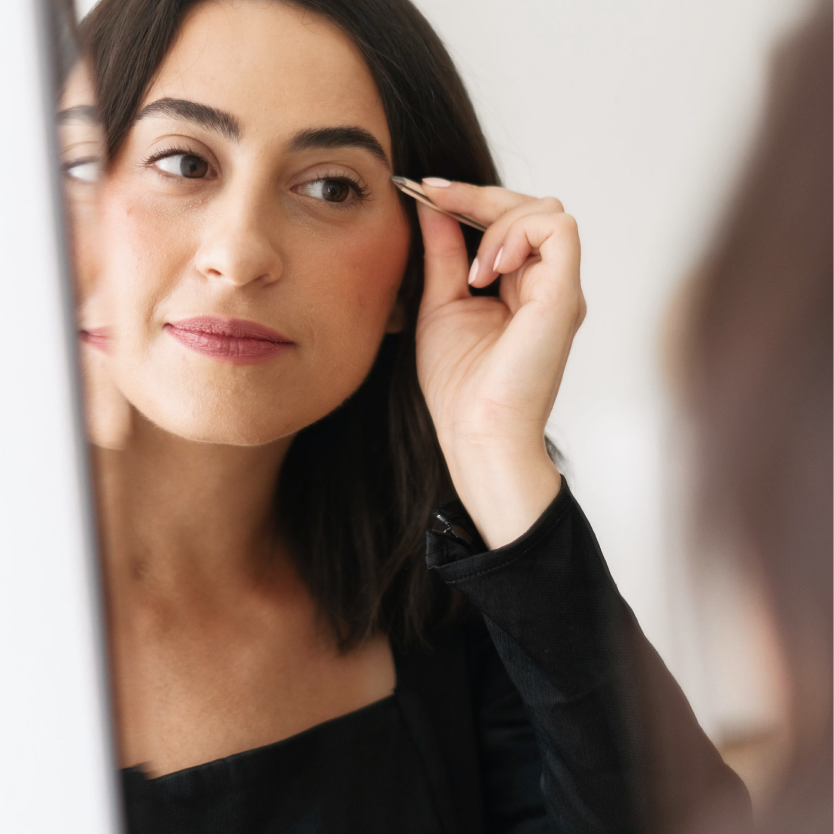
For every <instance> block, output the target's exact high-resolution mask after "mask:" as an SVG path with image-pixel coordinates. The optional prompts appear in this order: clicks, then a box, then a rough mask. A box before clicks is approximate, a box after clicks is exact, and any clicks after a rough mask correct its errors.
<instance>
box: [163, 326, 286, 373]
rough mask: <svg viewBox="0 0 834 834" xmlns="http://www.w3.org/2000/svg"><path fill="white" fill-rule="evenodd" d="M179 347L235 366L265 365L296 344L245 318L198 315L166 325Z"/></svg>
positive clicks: (274, 331)
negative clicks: (182, 346)
mask: <svg viewBox="0 0 834 834" xmlns="http://www.w3.org/2000/svg"><path fill="white" fill-rule="evenodd" d="M165 330H166V331H167V332H168V334H169V335H171V336H173V337H174V338H175V339H176V340H177V341H178V342H180V344H182V345H184V346H185V347H187V348H189V349H190V350H193V351H194V352H195V353H199V354H202V355H203V356H208V357H210V358H212V359H216V360H217V361H219V362H226V363H228V364H232V365H254V364H257V363H259V362H266V361H268V360H270V359H272V358H273V357H275V356H277V355H278V354H280V353H283V352H285V351H286V350H288V349H289V348H290V347H292V345H293V342H292V341H291V340H290V339H288V338H287V337H286V336H282V335H281V334H280V333H278V332H277V331H276V330H273V329H272V328H271V327H266V326H265V325H263V324H258V323H257V322H254V321H245V320H243V319H229V318H221V317H220V316H198V317H197V318H190V319H183V320H182V321H176V322H170V323H168V324H166V325H165Z"/></svg>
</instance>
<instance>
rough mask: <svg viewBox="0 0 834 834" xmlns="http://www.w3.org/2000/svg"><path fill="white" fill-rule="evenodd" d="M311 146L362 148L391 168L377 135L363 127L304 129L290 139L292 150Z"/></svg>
mask: <svg viewBox="0 0 834 834" xmlns="http://www.w3.org/2000/svg"><path fill="white" fill-rule="evenodd" d="M310 148H362V149H363V150H366V151H368V152H369V153H371V154H372V155H373V156H375V157H376V158H377V159H378V160H379V161H380V162H382V163H383V165H385V167H386V168H387V169H388V170H389V171H390V170H391V161H390V160H389V159H388V155H387V154H386V153H385V151H384V150H383V147H382V145H381V144H380V143H379V141H378V140H377V139H376V137H375V136H374V135H373V134H371V133H368V131H367V130H365V129H364V128H361V127H354V126H345V127H322V128H311V129H310V130H302V131H301V132H300V133H296V134H295V136H293V138H292V139H291V140H290V143H289V149H290V150H291V151H306V150H309V149H310Z"/></svg>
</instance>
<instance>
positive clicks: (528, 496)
mask: <svg viewBox="0 0 834 834" xmlns="http://www.w3.org/2000/svg"><path fill="white" fill-rule="evenodd" d="M81 38H82V44H83V54H84V57H83V58H82V59H81V60H79V61H78V62H77V63H76V64H75V66H74V67H73V68H72V70H71V72H70V73H69V75H68V78H67V80H66V84H65V85H64V88H63V95H62V98H61V102H60V106H59V116H58V123H59V129H60V139H61V154H62V169H63V171H64V173H65V187H66V197H67V204H68V210H69V216H70V231H71V243H72V251H73V256H74V263H75V275H76V295H77V301H78V314H79V320H78V330H79V336H80V341H81V351H82V360H83V368H84V380H85V394H86V396H85V401H86V409H87V426H88V431H89V439H90V442H91V448H92V451H91V454H92V460H93V467H94V471H95V476H96V495H97V501H98V507H97V509H98V522H99V528H100V544H101V562H102V574H103V587H104V590H105V594H106V600H107V611H108V618H107V631H108V634H107V636H108V644H109V652H110V663H111V682H112V697H113V702H114V712H115V725H116V726H115V732H116V736H117V741H118V745H117V746H118V760H119V766H120V776H121V780H122V788H123V798H124V806H125V813H126V819H127V827H128V830H129V831H130V832H131V834H142V832H152V831H153V832H156V831H167V830H171V831H177V832H191V831H193V832H208V831H214V830H218V829H217V825H218V822H217V821H218V820H224V821H225V822H224V823H223V830H224V831H226V830H232V831H236V830H240V831H247V832H248V831H255V830H263V831H285V830H287V831H288V830H301V829H302V828H303V829H304V830H309V831H316V832H318V831H321V832H324V831H357V832H358V831H362V832H377V831H378V832H390V831H403V832H408V831H413V832H440V831H472V832H476V831H477V832H480V831H502V832H517V834H522V832H526V831H532V830H549V829H548V826H550V827H555V828H557V829H558V830H570V831H608V830H617V831H635V832H636V831H644V830H648V831H663V832H667V831H679V832H693V834H694V832H701V831H708V830H709V831H713V832H716V831H721V832H723V831H727V832H729V831H745V830H751V829H752V826H753V821H752V815H751V811H750V801H749V796H748V793H747V791H746V789H745V786H744V785H743V783H742V782H741V780H740V779H739V778H738V776H737V775H736V774H735V773H734V772H733V771H732V770H731V769H730V768H729V767H728V766H727V765H726V764H725V763H724V762H723V761H722V759H721V756H720V755H719V753H718V752H717V750H716V749H715V747H714V746H713V743H712V742H711V741H710V739H709V738H708V736H707V735H706V734H705V733H704V731H703V730H702V729H701V727H700V726H699V725H698V722H697V720H696V719H695V717H694V715H693V713H692V711H691V709H690V708H689V705H688V703H687V700H686V698H685V697H684V695H683V693H682V692H681V690H680V689H679V688H678V686H677V684H676V683H675V680H674V679H673V678H672V676H671V675H670V673H669V671H668V670H667V668H666V666H665V665H664V663H663V661H662V660H661V659H660V657H659V656H658V655H657V654H656V653H655V651H654V650H653V648H652V646H651V644H650V643H649V641H648V640H647V638H646V637H645V636H644V634H643V632H642V631H641V630H640V628H639V626H638V625H637V622H636V620H635V618H634V616H633V615H632V613H631V610H630V609H629V607H628V605H627V604H626V602H625V601H624V599H623V598H622V596H621V595H620V593H619V592H618V590H617V587H616V586H615V584H614V582H613V580H612V578H611V576H610V574H609V572H608V570H607V567H606V564H605V561H604V559H603V556H602V553H601V552H600V548H599V545H598V543H597V539H596V537H595V535H594V533H593V531H592V529H591V527H590V526H589V523H588V520H587V518H586V517H585V515H584V514H583V513H582V511H581V510H580V508H579V505H578V503H577V501H576V498H575V497H574V495H573V493H572V492H571V489H570V487H569V485H568V482H567V481H566V480H565V478H564V477H563V476H562V473H561V469H562V468H563V466H562V459H561V458H560V456H559V455H558V453H557V452H556V451H555V449H554V447H553V445H552V444H551V443H550V442H549V441H547V440H546V437H545V430H546V427H547V423H548V418H549V416H550V414H551V412H552V410H553V407H554V402H555V401H556V398H557V394H558V392H559V388H560V384H561V381H562V376H563V372H564V371H565V366H566V362H567V358H568V354H569V352H570V350H571V345H572V342H573V339H574V336H575V335H576V333H577V330H578V328H579V327H580V325H581V324H582V321H583V319H584V317H585V301H584V297H583V292H582V289H581V286H580V280H579V260H580V258H579V236H578V231H577V223H576V221H575V220H574V219H573V218H572V217H571V216H569V215H568V214H566V213H565V211H564V209H563V206H562V204H561V202H560V201H559V200H558V199H556V198H555V197H541V198H537V197H532V196H528V195H525V194H521V193H518V192H515V191H511V190H508V189H505V188H503V187H501V186H500V184H499V178H498V174H497V169H496V166H495V163H494V161H493V158H492V155H491V152H490V149H489V147H488V145H487V142H486V139H485V137H484V133H483V131H482V130H481V127H480V125H479V122H478V118H477V116H476V113H475V110H474V109H473V107H472V105H471V103H470V100H469V97H468V95H467V93H466V91H465V89H464V86H463V84H462V82H461V80H460V78H459V76H458V74H457V71H456V70H455V68H454V65H453V63H452V61H451V59H450V58H449V55H448V53H447V52H446V49H445V48H444V46H443V44H442V43H441V41H440V39H439V38H438V36H437V35H436V34H435V32H434V31H433V29H432V28H431V26H430V25H429V24H428V23H427V22H426V20H425V19H424V18H423V17H422V16H421V14H420V13H419V12H418V11H417V10H416V9H415V8H414V7H413V6H412V5H411V4H410V3H409V2H408V0H385V2H383V1H382V0H351V2H345V0H299V1H298V2H293V3H282V2H278V1H277V0H273V1H272V2H255V0H242V1H236V2H231V1H229V2H226V0H217V2H211V3H207V2H197V1H196V0H195V2H188V0H101V2H100V3H99V4H98V5H97V6H96V7H95V8H94V9H93V10H92V12H91V13H90V14H89V15H88V16H87V17H86V18H85V20H84V22H83V24H82V27H81ZM398 175H401V176H405V177H408V178H410V179H413V180H417V181H418V182H422V186H423V189H424V191H425V193H426V194H427V195H428V197H429V198H430V200H431V201H433V202H434V203H435V204H436V205H437V206H438V207H439V208H441V209H442V210H443V212H444V213H441V212H435V211H433V210H432V209H431V208H427V207H426V206H425V205H422V204H421V205H415V204H414V203H413V202H411V201H410V200H409V199H408V198H407V197H404V196H402V195H401V194H400V193H399V192H398V191H397V189H396V188H395V186H394V184H393V183H392V182H391V177H392V176H398ZM449 213H451V214H457V215H464V216H466V217H469V218H472V219H473V220H474V221H476V222H477V223H479V224H482V225H483V226H485V227H486V232H485V233H484V234H483V235H481V234H479V233H477V232H476V231H475V230H473V229H471V228H462V227H461V226H460V225H459V224H458V223H457V222H456V221H455V220H454V219H453V218H451V217H449ZM253 820H257V822H252V821H253Z"/></svg>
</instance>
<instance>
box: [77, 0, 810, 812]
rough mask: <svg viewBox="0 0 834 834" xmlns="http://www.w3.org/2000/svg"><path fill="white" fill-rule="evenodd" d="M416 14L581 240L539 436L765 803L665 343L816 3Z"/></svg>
mask: <svg viewBox="0 0 834 834" xmlns="http://www.w3.org/2000/svg"><path fill="white" fill-rule="evenodd" d="M416 2H417V5H418V6H419V7H420V8H421V9H422V11H423V12H424V14H425V15H426V16H427V17H428V19H429V20H430V21H431V23H432V24H433V25H434V26H435V27H436V29H437V30H438V31H439V33H440V34H441V37H442V38H443V39H444V40H445V42H446V44H447V46H448V47H449V49H450V51H451V53H452V55H453V57H454V58H455V59H456V61H457V64H458V66H459V68H460V70H461V72H462V74H463V76H464V79H465V81H466V83H467V85H468V88H469V91H470V94H471V96H472V98H473V100H474V103H475V106H476V109H477V111H478V113H479V115H480V117H481V120H482V124H483V125H484V127H485V130H486V133H487V136H488V138H489V140H490V142H491V145H492V148H493V150H494V153H495V156H496V158H497V160H498V163H499V168H500V170H501V172H502V176H503V180H504V184H505V185H506V186H507V187H509V188H511V189H513V190H516V191H521V192H525V193H528V194H533V195H537V196H544V195H555V196H557V197H559V198H560V199H561V200H562V202H563V203H564V204H565V207H566V210H567V211H569V212H570V213H571V214H573V215H574V216H575V217H576V218H577V220H578V222H579V228H580V233H581V237H582V245H583V272H582V274H583V285H584V290H585V295H586V298H587V301H588V316H587V319H586V321H585V324H584V325H583V328H582V330H581V331H580V333H579V335H578V337H577V339H576V342H575V345H574V350H573V354H572V357H571V360H570V363H569V365H568V369H567V373H566V376H565V379H564V383H563V386H562V390H561V392H560V394H559V399H558V402H557V406H556V409H555V411H554V413H553V415H552V418H551V421H550V426H549V429H550V434H551V437H552V439H553V440H554V441H555V442H556V444H557V446H558V447H559V449H560V450H561V452H562V454H563V455H564V457H565V459H566V466H565V474H566V477H567V478H568V480H569V481H570V483H571V487H572V489H573V490H574V492H575V493H576V495H577V496H578V498H579V500H580V502H581V504H582V506H583V508H584V510H585V512H586V514H587V515H588V516H589V518H590V520H591V522H592V524H593V527H594V529H595V531H596V533H597V535H598V537H599V540H600V544H601V546H602V550H603V552H604V553H605V556H606V558H607V560H608V563H609V565H610V567H611V571H612V573H613V575H614V578H615V580H616V581H617V583H618V585H619V587H620V590H621V591H622V593H623V595H624V596H625V598H626V599H627V601H628V602H629V603H630V604H631V606H632V607H633V609H634V611H635V613H636V615H637V617H638V619H639V621H640V623H641V624H642V626H643V629H644V631H645V632H646V633H647V635H648V637H649V638H650V640H651V641H652V642H653V643H654V645H655V646H656V648H657V649H658V651H659V652H660V653H661V655H662V656H663V658H664V660H665V661H666V663H667V664H668V666H669V667H670V669H671V670H672V672H673V673H674V674H675V676H676V677H677V679H678V680H679V682H680V683H681V685H682V687H683V689H684V690H685V692H686V694H687V696H688V697H689V699H690V702H691V704H692V706H693V708H694V710H695V712H696V714H697V716H698V718H699V720H700V721H701V723H702V725H703V726H704V728H705V729H706V731H707V732H708V733H709V735H710V736H711V737H712V738H713V740H714V741H715V742H716V743H717V745H718V746H719V748H720V749H721V751H722V753H723V755H724V756H725V758H726V759H727V760H728V762H729V763H730V764H731V765H732V766H733V767H735V768H736V769H737V770H738V772H739V773H740V774H741V775H742V777H743V778H744V779H745V781H746V782H747V784H748V786H749V787H750V790H751V793H752V795H753V798H754V801H756V802H758V801H760V800H761V799H762V798H763V797H764V796H766V794H767V792H768V789H769V787H770V786H771V785H772V784H773V782H774V780H775V779H777V778H778V776H779V767H780V762H781V761H782V759H783V757H782V755H781V752H782V749H783V747H784V744H785V741H784V737H783V728H782V727H781V726H780V725H779V718H778V716H779V715H780V705H781V704H782V702H783V700H784V698H785V694H784V682H783V681H781V680H780V677H779V670H778V665H777V664H776V662H775V660H774V657H773V639H772V635H771V634H770V632H769V629H770V626H769V622H768V620H767V618H766V617H765V616H764V614H763V607H762V603H761V600H760V599H759V597H758V595H757V592H756V588H755V586H753V585H751V584H750V583H749V582H747V581H746V580H744V579H742V576H743V573H742V571H741V568H740V566H739V562H738V555H737V553H735V552H734V550H733V548H732V547H729V546H727V547H726V548H725V552H722V553H714V554H712V556H713V558H712V559H711V563H710V564H711V569H710V571H709V572H708V573H706V574H703V575H702V574H701V573H700V572H699V571H698V570H697V569H696V568H695V567H694V565H697V563H698V560H697V559H694V560H693V558H692V556H693V554H692V551H693V549H695V548H699V547H703V546H705V545H704V541H702V539H701V538H699V539H698V540H697V541H696V540H695V538H694V537H693V534H694V533H699V532H703V531H695V530H693V529H691V525H692V522H691V521H689V522H686V521H684V519H691V518H692V515H691V513H690V511H689V510H690V505H691V501H692V494H691V489H690V486H689V484H690V481H691V477H690V473H691V472H692V469H693V467H692V463H693V461H692V460H691V459H690V458H691V456H692V446H691V444H690V442H689V439H690V438H689V431H690V430H689V427H688V424H687V420H686V419H685V417H684V410H683V407H682V406H681V404H680V398H679V393H680V392H679V389H680V384H681V381H680V380H679V379H678V371H677V370H676V369H677V368H678V367H679V362H678V361H677V358H676V351H677V350H679V343H678V341H677V339H678V338H679V337H678V332H677V331H678V329H679V326H680V322H681V320H682V312H681V311H682V310H685V308H686V305H687V297H686V289H685V288H686V287H687V286H688V282H689V281H690V280H691V279H692V278H693V276H695V275H697V274H698V273H699V271H701V270H702V269H703V268H704V265H705V259H706V257H707V255H708V253H709V251H710V248H711V244H712V242H713V240H714V239H715V236H716V234H717V233H718V231H719V229H720V224H721V223H722V221H723V220H724V219H725V215H726V210H727V202H728V200H729V199H730V197H731V196H732V194H733V192H734V191H735V189H736V188H737V186H738V184H739V178H740V176H741V173H742V170H743V166H744V164H745V163H746V162H747V160H748V158H749V155H750V152H751V149H752V148H753V146H754V142H755V139H756V133H757V128H758V126H759V119H760V117H761V115H762V113H761V110H762V106H763V103H764V100H765V95H766V92H767V88H768V82H769V81H770V77H771V69H772V57H773V52H774V46H775V45H776V44H777V43H778V42H779V41H780V40H781V39H782V38H783V37H784V36H785V35H787V34H788V33H789V32H790V31H791V30H792V29H793V28H794V27H795V26H796V25H797V23H798V22H799V21H800V20H801V19H802V18H804V17H805V16H806V15H807V13H808V12H809V10H810V8H811V4H810V3H809V2H808V0H698V2H695V0H679V2H674V3H669V2H667V0H629V2H627V3H623V2H621V0H595V2H587V1H586V2H578V0H516V2H512V3H508V2H506V0H416ZM78 5H79V7H80V8H79V10H80V12H81V13H84V12H86V11H87V10H88V9H89V8H90V7H91V6H92V5H93V3H92V2H90V1H89V0H79V4H78ZM703 523H707V524H708V520H707V521H706V522H704V521H702V524H703ZM687 525H689V526H687Z"/></svg>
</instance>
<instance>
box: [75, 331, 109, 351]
mask: <svg viewBox="0 0 834 834" xmlns="http://www.w3.org/2000/svg"><path fill="white" fill-rule="evenodd" d="M81 339H82V340H83V341H85V342H86V343H87V344H88V345H90V346H92V347H95V348H98V349H99V350H101V351H103V352H104V353H108V352H109V350H110V328H109V327H92V328H90V329H89V330H82V331H81Z"/></svg>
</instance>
